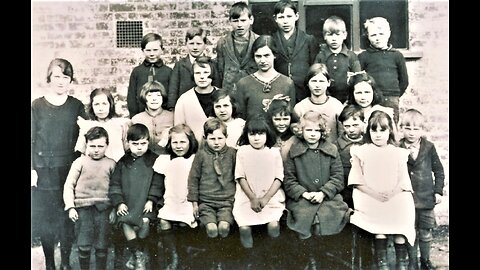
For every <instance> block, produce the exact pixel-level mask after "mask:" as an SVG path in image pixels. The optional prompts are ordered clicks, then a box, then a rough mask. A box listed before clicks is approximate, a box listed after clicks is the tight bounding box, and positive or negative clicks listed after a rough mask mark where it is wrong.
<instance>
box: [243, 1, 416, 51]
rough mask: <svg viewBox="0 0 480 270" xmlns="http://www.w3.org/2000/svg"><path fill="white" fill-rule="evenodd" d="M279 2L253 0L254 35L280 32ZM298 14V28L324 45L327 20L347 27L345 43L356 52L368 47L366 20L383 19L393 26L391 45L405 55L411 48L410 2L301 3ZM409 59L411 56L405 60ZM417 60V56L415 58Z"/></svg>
mask: <svg viewBox="0 0 480 270" xmlns="http://www.w3.org/2000/svg"><path fill="white" fill-rule="evenodd" d="M277 2H278V0H250V1H249V4H250V6H251V8H252V12H253V16H254V17H255V20H254V23H253V27H252V29H253V31H254V32H255V33H257V34H272V33H273V32H275V31H276V24H275V21H274V20H273V7H274V5H275V3H277ZM293 2H295V3H296V4H297V11H298V13H299V15H300V19H299V20H298V22H297V24H298V28H299V29H301V30H304V31H305V32H307V33H308V34H312V35H314V36H315V37H317V39H318V40H319V41H320V42H321V43H323V42H324V40H323V34H322V28H323V23H324V22H325V20H326V19H327V18H328V17H329V16H331V15H337V16H339V17H341V18H343V20H344V21H345V24H346V26H347V32H348V36H347V40H346V41H345V43H346V44H347V46H348V47H349V48H351V49H352V50H354V51H359V50H363V49H365V48H366V46H367V44H368V43H367V39H366V36H365V35H364V28H363V23H364V22H365V20H366V19H368V18H372V17H376V16H381V17H385V18H386V19H387V20H388V22H389V23H390V28H391V31H392V34H391V37H390V43H392V44H393V46H394V47H395V48H398V49H401V50H402V51H403V52H404V54H405V52H406V51H407V50H408V48H409V44H408V40H409V38H408V5H407V0H298V1H293ZM405 57H408V54H407V55H406V56H405ZM413 57H415V56H413Z"/></svg>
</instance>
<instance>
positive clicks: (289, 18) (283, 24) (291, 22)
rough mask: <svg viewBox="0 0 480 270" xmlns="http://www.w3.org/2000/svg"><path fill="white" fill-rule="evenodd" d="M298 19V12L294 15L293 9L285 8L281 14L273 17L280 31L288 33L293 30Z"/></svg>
mask: <svg viewBox="0 0 480 270" xmlns="http://www.w3.org/2000/svg"><path fill="white" fill-rule="evenodd" d="M298 18H299V16H298V12H297V13H295V12H294V11H293V9H291V8H285V10H284V11H283V13H278V14H276V15H275V22H276V23H277V26H278V28H279V29H280V30H281V31H283V32H285V33H290V32H292V31H293V30H295V23H296V22H297V21H298Z"/></svg>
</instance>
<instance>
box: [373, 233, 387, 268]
mask: <svg viewBox="0 0 480 270" xmlns="http://www.w3.org/2000/svg"><path fill="white" fill-rule="evenodd" d="M374 244H375V258H376V261H377V269H378V270H389V267H388V261H387V239H375V242H374Z"/></svg>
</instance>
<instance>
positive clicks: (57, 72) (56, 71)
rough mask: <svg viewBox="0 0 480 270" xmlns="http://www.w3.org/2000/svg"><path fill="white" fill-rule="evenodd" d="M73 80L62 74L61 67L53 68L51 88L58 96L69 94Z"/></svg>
mask: <svg viewBox="0 0 480 270" xmlns="http://www.w3.org/2000/svg"><path fill="white" fill-rule="evenodd" d="M70 82H71V78H70V76H67V75H65V74H63V73H62V69H61V68H60V67H59V66H55V67H53V68H52V74H51V75H50V83H49V84H50V86H51V87H52V88H53V89H54V91H55V93H56V94H58V95H63V94H65V93H67V91H68V86H69V85H70Z"/></svg>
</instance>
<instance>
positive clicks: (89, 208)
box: [63, 127, 115, 270]
mask: <svg viewBox="0 0 480 270" xmlns="http://www.w3.org/2000/svg"><path fill="white" fill-rule="evenodd" d="M85 140H86V149H85V152H86V153H85V154H86V155H82V156H81V157H79V158H77V159H76V160H75V161H74V162H73V163H72V167H70V171H69V173H68V176H67V180H66V181H65V186H64V189H63V201H64V203H65V210H66V211H68V217H69V218H70V220H71V221H73V222H74V223H75V224H76V234H75V235H76V237H77V239H76V241H77V246H78V260H79V263H80V269H81V270H88V269H90V252H91V249H92V245H95V262H96V268H95V269H107V268H106V267H107V249H108V246H109V244H108V236H109V232H110V225H109V213H110V211H109V210H110V208H111V204H110V199H109V198H108V196H107V195H108V185H109V182H110V177H111V175H112V173H113V170H114V169H115V161H114V160H113V159H111V158H109V157H106V156H105V151H106V150H107V147H108V133H107V131H106V130H105V129H104V128H102V127H93V128H91V129H89V130H88V131H87V133H86V134H85ZM111 213H113V212H111ZM113 218H114V217H113V216H111V220H112V221H113Z"/></svg>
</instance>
